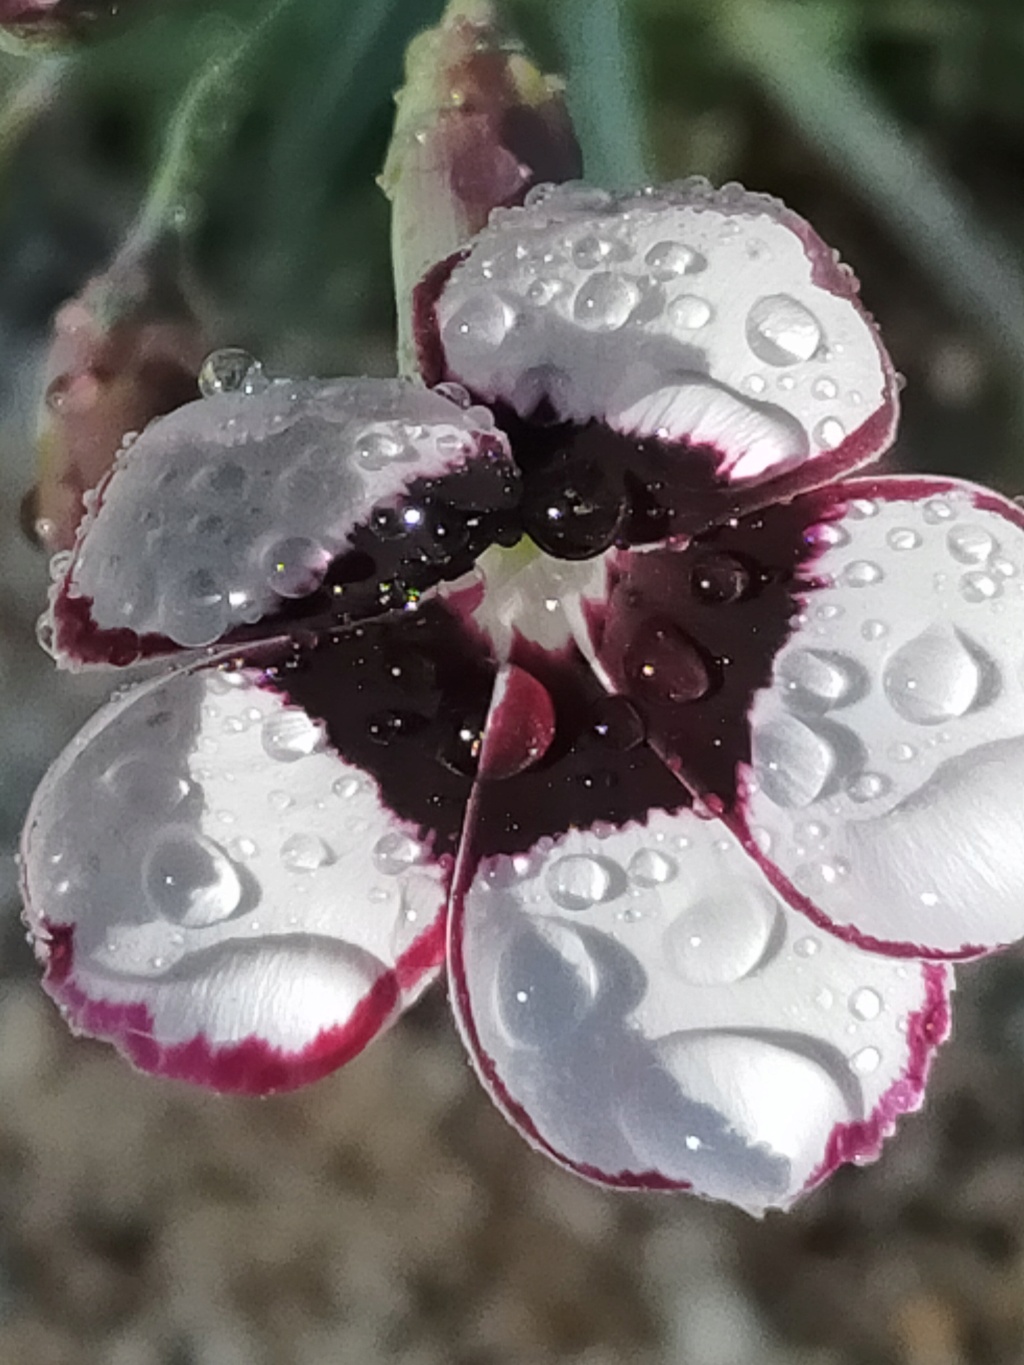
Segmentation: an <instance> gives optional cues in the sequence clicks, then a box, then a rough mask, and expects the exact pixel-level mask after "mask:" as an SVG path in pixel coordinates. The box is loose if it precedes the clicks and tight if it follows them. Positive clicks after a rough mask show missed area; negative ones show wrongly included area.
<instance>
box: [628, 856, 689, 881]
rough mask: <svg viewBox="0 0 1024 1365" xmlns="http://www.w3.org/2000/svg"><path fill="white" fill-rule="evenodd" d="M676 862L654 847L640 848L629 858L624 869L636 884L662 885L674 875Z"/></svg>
mask: <svg viewBox="0 0 1024 1365" xmlns="http://www.w3.org/2000/svg"><path fill="white" fill-rule="evenodd" d="M677 870H678V869H677V867H676V864H675V863H674V862H673V860H672V859H671V858H669V857H667V856H666V855H665V854H664V853H660V852H659V851H658V850H657V849H656V848H641V849H639V850H638V851H637V852H636V853H634V854H633V856H632V858H630V860H629V866H628V867H627V868H626V871H627V872H628V873H629V876H630V878H631V880H632V881H634V882H636V883H637V885H638V886H662V885H663V884H664V883H665V882H669V881H671V880H672V878H673V877H674V876H675V875H676V872H677Z"/></svg>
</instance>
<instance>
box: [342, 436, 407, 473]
mask: <svg viewBox="0 0 1024 1365" xmlns="http://www.w3.org/2000/svg"><path fill="white" fill-rule="evenodd" d="M353 450H354V452H355V457H356V459H357V460H358V461H359V463H360V465H361V466H362V467H363V469H383V468H384V467H385V466H386V465H389V464H391V463H393V461H395V460H397V459H400V458H401V457H402V456H403V455H404V454H405V453H406V446H405V442H404V441H400V440H398V438H397V437H396V436H395V434H394V432H393V431H391V430H387V429H385V430H382V429H381V428H380V427H371V428H370V430H369V431H364V432H363V434H362V435H361V436H360V437H359V438H358V440H357V441H356V443H355V445H354V447H353Z"/></svg>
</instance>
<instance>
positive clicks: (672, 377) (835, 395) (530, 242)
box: [421, 180, 897, 492]
mask: <svg viewBox="0 0 1024 1365" xmlns="http://www.w3.org/2000/svg"><path fill="white" fill-rule="evenodd" d="M427 302H429V304H430V305H431V306H432V312H430V313H429V315H427V316H425V317H424V318H423V319H422V320H421V328H422V330H423V332H424V334H425V335H426V336H427V337H428V338H429V340H430V343H431V345H430V346H428V347H426V348H425V350H424V363H425V365H426V366H427V369H428V372H430V373H431V377H436V378H441V377H442V376H443V377H447V378H455V379H458V380H459V381H460V382H462V383H464V384H466V385H467V386H468V387H469V388H470V389H471V390H472V391H473V392H474V393H475V394H477V395H479V396H480V397H481V398H482V399H483V400H484V401H486V402H494V401H497V400H501V401H502V402H504V403H507V404H510V405H511V406H512V407H513V408H514V409H515V410H516V411H517V412H518V414H519V415H520V416H521V417H529V416H530V414H531V413H532V412H533V411H534V409H535V408H536V407H537V406H538V404H540V403H541V402H545V403H546V404H547V405H548V406H549V408H550V410H552V411H553V412H554V414H555V415H556V416H557V417H558V418H560V419H562V420H565V421H572V422H576V423H584V422H587V421H590V420H591V419H593V418H597V419H599V420H602V421H604V422H606V423H607V424H608V425H609V426H610V427H611V428H613V429H614V430H615V431H619V432H623V433H627V434H635V435H637V436H647V437H651V436H656V437H658V438H659V439H661V440H664V441H667V442H669V443H679V444H682V443H687V444H689V445H690V446H704V447H707V448H709V449H711V450H712V451H713V452H714V458H715V461H716V465H717V469H716V472H717V476H718V478H719V479H720V480H721V481H722V482H724V483H726V484H727V485H728V486H729V487H730V488H734V487H746V486H754V485H759V484H763V483H765V482H767V481H768V480H773V479H777V478H779V477H780V476H785V482H784V485H783V486H784V487H785V488H786V489H787V490H788V491H790V492H791V491H795V489H796V488H797V487H806V486H808V485H809V484H810V483H813V482H823V481H825V480H827V479H829V478H834V477H836V475H837V473H839V472H840V471H842V470H849V469H852V468H855V467H857V466H859V465H861V464H864V463H865V462H867V461H869V460H871V459H874V458H876V457H877V456H878V454H879V453H880V452H881V451H882V450H883V449H884V448H885V446H886V445H887V444H888V442H889V440H890V439H891V436H892V432H893V429H894V425H895V418H896V406H897V403H896V386H895V377H894V373H893V370H892V367H891V365H890V363H889V361H888V358H887V356H886V355H885V352H884V350H883V349H882V346H881V343H880V341H879V339H878V337H877V334H876V333H875V330H874V327H873V325H872V323H871V321H870V319H869V318H868V316H867V314H866V313H865V312H864V310H863V308H862V307H861V306H860V304H859V302H858V300H857V285H856V281H855V280H854V279H853V277H852V275H851V274H850V272H849V271H848V270H846V269H845V268H844V267H841V266H839V265H838V264H837V262H836V260H835V258H834V256H833V254H832V253H831V252H830V251H829V249H828V247H827V246H826V245H825V243H824V242H822V241H821V239H820V238H819V237H818V236H817V235H816V234H815V233H814V232H813V230H812V229H811V228H810V227H809V226H808V224H806V223H805V222H804V221H803V220H802V219H800V218H799V217H798V216H797V215H796V214H794V213H791V212H789V211H788V210H787V209H785V208H784V207H783V206H782V205H781V204H779V202H778V201H777V200H773V199H770V198H768V197H767V196H764V195H757V194H748V193H746V192H745V191H743V190H742V189H740V187H738V186H727V187H725V188H724V189H722V190H720V191H714V190H712V189H711V188H710V186H709V185H708V184H707V182H706V181H702V180H693V181H687V182H684V183H682V184H680V185H677V186H667V187H665V188H664V189H661V190H654V191H651V192H645V193H643V194H640V195H625V196H620V197H618V198H613V197H612V196H609V195H603V196H600V197H598V198H595V196H594V194H593V193H592V192H590V191H586V190H581V188H580V187H579V186H566V187H564V188H562V189H557V188H552V189H551V190H550V191H549V192H548V193H546V194H544V195H541V196H539V198H537V199H536V200H535V201H534V202H533V203H531V204H530V205H528V207H526V208H524V209H512V210H507V211H499V212H497V213H495V214H494V215H493V216H492V219H491V223H490V226H489V227H488V228H487V229H486V230H485V231H484V232H483V233H481V234H480V235H479V236H478V237H477V238H476V239H475V240H474V243H473V245H472V247H471V248H470V250H469V251H468V252H467V254H466V256H465V258H464V259H463V260H462V261H461V262H460V263H459V264H458V265H457V266H456V267H455V269H454V271H453V272H452V274H451V276H450V278H449V279H448V280H447V281H446V283H445V284H444V287H443V289H442V291H441V294H440V297H438V298H437V299H436V300H433V299H431V300H428V301H427ZM426 306H427V304H426V303H424V304H423V307H424V309H426ZM435 341H436V342H439V346H435V345H434V344H433V343H434V342H435ZM438 355H439V356H440V362H439V364H440V368H439V369H438V373H437V374H436V376H434V375H433V372H432V371H431V369H430V366H431V364H432V363H438V362H436V357H437V356H438ZM685 458H686V456H685V454H684V453H683V452H680V454H679V459H680V460H682V459H685ZM698 463H699V462H698Z"/></svg>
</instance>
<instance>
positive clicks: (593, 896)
mask: <svg viewBox="0 0 1024 1365" xmlns="http://www.w3.org/2000/svg"><path fill="white" fill-rule="evenodd" d="M546 882H547V888H548V893H549V895H550V896H551V899H552V900H553V901H554V902H555V904H556V905H560V906H561V907H562V909H563V910H589V909H590V907H591V906H593V905H597V904H598V902H600V901H603V900H604V899H605V898H606V897H607V896H608V895H609V893H610V891H611V890H612V878H611V873H610V872H609V870H608V868H607V867H606V866H605V865H604V863H602V862H599V861H598V859H596V858H591V857H588V856H587V855H586V854H570V855H569V856H568V857H566V858H559V860H558V861H557V862H556V863H554V864H553V865H552V866H551V867H550V868H549V869H548V874H547V878H546Z"/></svg>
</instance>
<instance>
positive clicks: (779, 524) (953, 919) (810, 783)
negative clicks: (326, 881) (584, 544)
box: [576, 478, 1024, 957]
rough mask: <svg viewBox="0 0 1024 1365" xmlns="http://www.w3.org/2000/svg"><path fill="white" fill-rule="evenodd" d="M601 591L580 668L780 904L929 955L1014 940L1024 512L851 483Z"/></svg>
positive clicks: (990, 497) (773, 511)
mask: <svg viewBox="0 0 1024 1365" xmlns="http://www.w3.org/2000/svg"><path fill="white" fill-rule="evenodd" d="M605 582H606V594H605V596H604V598H603V599H602V598H601V597H600V596H599V595H598V594H596V593H595V594H592V595H591V596H590V597H588V598H585V599H584V600H582V601H581V602H580V603H579V604H577V608H576V617H577V622H578V623H577V625H576V630H577V635H578V638H580V639H581V642H582V644H583V647H584V649H585V650H586V651H587V652H588V653H589V656H590V658H591V660H592V662H593V663H594V666H595V668H596V669H597V672H598V673H599V675H600V676H601V677H602V678H603V679H604V681H605V682H606V685H607V686H608V687H609V688H610V689H612V690H614V691H616V692H621V693H623V694H624V695H625V696H627V697H628V698H629V699H630V701H631V702H632V703H633V705H635V706H636V707H637V709H638V710H639V711H640V713H641V714H642V715H643V717H644V723H645V725H646V727H647V732H648V734H649V736H650V740H651V743H652V745H653V746H654V747H655V749H656V750H657V751H658V752H659V753H661V754H662V755H663V757H664V758H665V759H666V762H667V763H668V764H669V765H670V766H671V767H672V769H673V770H674V771H675V772H676V773H677V774H678V775H679V777H680V778H681V779H682V781H683V782H684V783H685V784H686V785H687V786H688V787H689V788H690V789H691V790H692V791H693V792H694V793H695V794H696V795H697V796H699V797H700V799H701V800H703V801H704V802H706V803H707V804H708V805H709V807H710V808H711V809H713V810H715V811H718V812H721V813H722V814H723V815H724V816H725V818H726V819H727V820H728V821H729V822H730V823H731V824H732V825H733V827H734V828H735V829H736V830H737V831H738V832H739V833H740V834H741V836H742V837H743V838H744V839H745V840H746V842H747V845H748V847H749V848H750V850H751V852H752V854H753V855H754V856H756V857H760V858H762V859H763V860H764V862H765V866H766V868H767V870H768V873H769V876H771V877H772V879H773V880H774V882H775V884H776V885H777V887H778V888H779V890H780V892H781V893H782V894H783V895H785V896H786V897H787V898H788V899H789V901H790V903H791V904H794V905H797V906H798V907H800V908H802V909H804V910H805V911H806V912H807V913H808V914H810V915H811V916H812V917H813V918H817V919H818V920H819V922H821V923H822V924H824V925H826V926H828V927H831V928H832V929H834V930H835V931H836V932H838V933H840V934H843V935H846V936H848V937H850V938H851V939H853V940H856V941H858V942H860V943H861V944H862V945H863V946H866V947H868V948H877V949H879V950H882V951H890V952H896V953H907V954H913V955H920V956H927V957H931V956H935V957H944V956H951V957H960V956H971V955H976V954H977V953H979V952H982V951H985V950H988V949H992V948H995V947H997V946H1000V945H1004V944H1007V943H1009V942H1012V941H1013V940H1015V939H1016V938H1018V937H1020V935H1021V934H1022V933H1024V813H1022V812H1024V807H1022V806H1021V802H1020V800H1019V796H1018V793H1019V791H1020V788H1021V783H1022V781H1024V766H1022V765H1024V693H1022V690H1021V689H1022V686H1024V681H1022V680H1024V667H1022V659H1021V657H1020V648H1019V641H1020V639H1021V638H1022V637H1024V519H1022V517H1021V513H1020V511H1019V509H1017V508H1016V507H1015V506H1014V505H1013V504H1011V503H1009V502H1007V501H1006V500H1004V499H1002V498H999V497H997V496H995V495H994V494H990V493H987V492H984V491H983V490H980V489H977V488H974V487H972V486H971V485H967V484H958V483H953V482H950V481H948V480H921V479H909V478H904V479H900V478H895V479H885V480H872V481H867V480H864V481H857V482H853V483H849V484H845V485H839V486H837V487H835V488H832V489H822V490H819V491H817V492H814V493H810V494H806V495H804V496H803V497H801V498H798V499H796V500H794V501H793V502H792V503H791V504H788V505H786V506H780V507H774V508H770V509H767V510H766V511H765V512H763V513H758V514H756V515H755V516H751V517H748V518H746V519H744V520H740V521H738V522H736V523H734V524H732V525H725V526H722V527H720V528H718V529H717V530H716V531H714V532H711V533H708V534H707V535H705V536H701V537H698V538H696V539H695V540H694V541H693V542H692V543H691V544H690V545H689V546H687V547H686V548H685V549H682V550H678V551H674V552H670V551H657V552H653V553H647V554H621V555H612V556H609V557H606V561H605ZM580 621H581V622H582V624H579V622H580Z"/></svg>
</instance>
